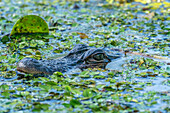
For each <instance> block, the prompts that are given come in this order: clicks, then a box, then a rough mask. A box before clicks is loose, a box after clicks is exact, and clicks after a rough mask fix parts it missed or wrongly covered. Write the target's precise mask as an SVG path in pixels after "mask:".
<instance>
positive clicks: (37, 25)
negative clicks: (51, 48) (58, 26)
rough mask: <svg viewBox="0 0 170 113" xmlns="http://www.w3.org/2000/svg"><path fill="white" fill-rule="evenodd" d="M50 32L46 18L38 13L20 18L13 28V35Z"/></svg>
mask: <svg viewBox="0 0 170 113" xmlns="http://www.w3.org/2000/svg"><path fill="white" fill-rule="evenodd" d="M33 33H40V34H48V33H49V29H48V25H47V23H46V22H45V20H44V19H42V18H41V17H39V16H36V15H27V16H24V17H22V18H21V19H19V20H18V21H17V22H16V24H15V25H14V26H13V28H12V32H11V35H15V34H33Z"/></svg>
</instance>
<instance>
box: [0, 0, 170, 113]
mask: <svg viewBox="0 0 170 113" xmlns="http://www.w3.org/2000/svg"><path fill="white" fill-rule="evenodd" d="M83 1H84V2H83ZM83 1H78V0H76V1H64V0H61V1H60V0H48V1H45V0H42V1H38V0H34V1H31V0H24V1H22V2H21V1H20V2H10V1H9V0H7V1H3V0H2V1H0V29H1V31H0V37H1V38H0V113H1V112H2V113H3V112H83V113H86V112H109V113H113V112H143V113H150V112H163V113H164V112H165V113H166V112H170V107H169V104H170V99H169V97H170V79H169V78H170V66H169V65H170V61H169V54H170V44H169V42H170V32H169V30H170V16H169V15H170V13H169V12H170V8H169V7H170V3H169V2H166V1H164V2H160V3H157V2H153V3H147V4H145V3H140V2H131V3H124V4H123V5H120V4H118V2H113V1H112V0H110V1H109V0H106V1H103V0H87V1H86V0H83ZM26 15H37V16H40V17H42V18H43V19H44V20H46V22H47V23H48V26H49V28H48V29H49V34H46V35H44V34H43V35H42V34H31V35H30V34H22V35H15V36H9V34H10V33H11V31H12V29H13V26H14V24H15V23H17V21H18V20H19V19H20V18H22V17H24V16H26ZM46 32H47V33H48V30H47V29H46ZM14 34H15V33H14ZM75 44H87V45H89V46H92V47H97V48H104V49H105V50H106V51H107V52H108V53H109V54H112V53H113V52H114V50H121V51H133V52H136V53H141V54H145V56H141V55H137V54H136V55H135V54H129V53H127V54H126V55H125V56H124V57H122V58H120V59H118V60H115V61H113V62H111V63H110V64H108V66H107V67H106V69H90V68H89V69H86V70H83V71H81V70H79V69H73V70H70V71H68V72H66V73H60V72H55V73H54V74H53V75H51V76H36V75H32V74H22V73H18V72H17V71H16V66H17V63H18V62H19V61H20V60H21V59H23V58H24V57H31V58H35V59H38V60H39V59H54V58H57V57H61V56H64V55H66V54H67V53H68V51H70V50H71V49H72V48H73V47H74V45H75ZM121 51H120V52H121ZM147 55H150V56H153V55H156V56H160V57H159V58H156V57H147Z"/></svg>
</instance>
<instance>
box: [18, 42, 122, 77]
mask: <svg viewBox="0 0 170 113" xmlns="http://www.w3.org/2000/svg"><path fill="white" fill-rule="evenodd" d="M118 57H120V55H115V56H114V58H118ZM109 62H111V58H110V57H109V56H108V55H107V53H106V52H105V51H104V50H103V49H99V48H90V47H89V46H87V45H85V44H77V45H75V47H74V48H73V49H72V50H71V51H70V52H69V53H68V55H66V56H64V57H62V58H59V59H52V60H36V59H33V58H28V57H27V58H24V59H22V60H21V61H20V62H19V63H18V65H17V70H18V71H20V72H24V73H31V74H50V75H51V74H53V73H54V72H56V71H59V72H66V71H68V70H69V69H72V68H73V67H77V68H80V69H86V68H105V67H106V65H107V64H108V63H109Z"/></svg>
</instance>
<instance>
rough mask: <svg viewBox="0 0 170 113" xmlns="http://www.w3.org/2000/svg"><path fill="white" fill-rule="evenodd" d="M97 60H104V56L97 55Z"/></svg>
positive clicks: (95, 56)
mask: <svg viewBox="0 0 170 113" xmlns="http://www.w3.org/2000/svg"><path fill="white" fill-rule="evenodd" d="M93 58H94V59H95V60H103V59H104V54H101V53H100V54H96V55H94V56H93Z"/></svg>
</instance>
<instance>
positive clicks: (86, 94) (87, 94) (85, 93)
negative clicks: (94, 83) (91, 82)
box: [83, 89, 93, 98]
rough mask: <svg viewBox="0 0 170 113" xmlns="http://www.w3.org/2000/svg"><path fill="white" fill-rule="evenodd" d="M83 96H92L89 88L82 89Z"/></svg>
mask: <svg viewBox="0 0 170 113" xmlns="http://www.w3.org/2000/svg"><path fill="white" fill-rule="evenodd" d="M83 96H84V97H89V98H90V97H92V96H93V93H92V91H91V90H89V89H86V90H84V91H83Z"/></svg>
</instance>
